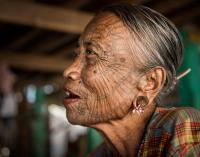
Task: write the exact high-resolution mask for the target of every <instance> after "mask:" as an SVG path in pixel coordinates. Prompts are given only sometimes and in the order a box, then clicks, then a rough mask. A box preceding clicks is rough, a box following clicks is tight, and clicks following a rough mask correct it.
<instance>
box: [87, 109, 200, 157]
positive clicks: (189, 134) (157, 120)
mask: <svg viewBox="0 0 200 157" xmlns="http://www.w3.org/2000/svg"><path fill="white" fill-rule="evenodd" d="M146 130H147V131H146V132H145V134H144V138H143V140H142V142H141V145H140V147H139V151H138V157H200V112H199V111H197V110H195V109H192V108H171V109H166V110H161V111H157V112H155V113H154V115H153V116H152V118H151V120H150V123H149V124H148V126H147V129H146ZM108 156H109V157H111V156H113V155H112V152H110V151H109V150H108V149H107V147H106V146H105V145H101V146H100V147H98V149H97V150H96V151H94V152H93V153H92V154H91V156H90V157H108Z"/></svg>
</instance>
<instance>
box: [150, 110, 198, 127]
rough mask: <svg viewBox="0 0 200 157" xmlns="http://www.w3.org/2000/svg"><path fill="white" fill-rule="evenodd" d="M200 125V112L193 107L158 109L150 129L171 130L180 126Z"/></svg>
mask: <svg viewBox="0 0 200 157" xmlns="http://www.w3.org/2000/svg"><path fill="white" fill-rule="evenodd" d="M183 123H184V124H186V123H190V124H191V125H195V124H196V125H197V124H198V125H200V111H199V110H197V109H194V108H192V107H172V108H157V110H156V112H155V114H154V115H153V117H152V119H151V121H150V125H149V127H150V128H161V127H162V128H169V126H175V125H179V124H183Z"/></svg>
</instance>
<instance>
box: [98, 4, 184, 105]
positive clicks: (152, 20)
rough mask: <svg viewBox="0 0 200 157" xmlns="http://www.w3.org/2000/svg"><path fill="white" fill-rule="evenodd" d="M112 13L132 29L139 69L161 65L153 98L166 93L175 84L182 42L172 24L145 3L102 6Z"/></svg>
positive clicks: (145, 69) (157, 99)
mask: <svg viewBox="0 0 200 157" xmlns="http://www.w3.org/2000/svg"><path fill="white" fill-rule="evenodd" d="M102 11H103V12H105V11H108V12H111V13H114V14H115V15H116V16H117V17H118V18H120V19H121V20H122V22H123V23H124V24H125V26H126V27H127V28H128V29H129V30H130V32H132V33H133V34H134V35H135V36H136V39H134V42H137V45H138V46H137V48H138V51H136V52H137V53H136V54H135V55H137V58H138V60H139V62H140V65H143V66H140V69H139V71H140V72H143V73H145V72H147V71H149V70H150V69H152V68H154V67H156V66H161V67H163V68H164V69H165V70H166V82H165V84H164V87H163V88H162V89H161V91H160V92H159V94H158V96H157V97H156V99H155V102H157V103H158V102H159V100H160V99H161V97H162V96H163V95H166V94H169V93H170V92H171V91H172V90H173V89H174V86H175V84H176V83H175V80H176V79H175V78H176V70H177V69H178V67H179V66H180V64H181V62H182V58H183V44H182V41H181V38H180V36H179V32H178V30H177V28H176V27H175V25H174V24H173V23H172V22H171V21H170V20H168V19H167V18H166V17H164V16H163V15H162V14H160V13H158V12H156V11H154V10H152V9H150V8H148V7H145V6H137V5H132V4H126V3H125V4H115V5H111V6H107V7H106V8H104V9H103V10H102Z"/></svg>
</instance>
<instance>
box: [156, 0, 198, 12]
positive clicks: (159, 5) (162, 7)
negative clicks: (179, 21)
mask: <svg viewBox="0 0 200 157" xmlns="http://www.w3.org/2000/svg"><path fill="white" fill-rule="evenodd" d="M194 1H195V0H181V2H180V1H179V0H168V1H158V2H156V3H155V4H154V5H153V6H152V8H153V9H155V10H157V11H158V12H161V13H162V14H167V13H170V12H172V11H174V10H177V9H179V8H182V7H184V6H186V5H188V4H189V3H192V2H194Z"/></svg>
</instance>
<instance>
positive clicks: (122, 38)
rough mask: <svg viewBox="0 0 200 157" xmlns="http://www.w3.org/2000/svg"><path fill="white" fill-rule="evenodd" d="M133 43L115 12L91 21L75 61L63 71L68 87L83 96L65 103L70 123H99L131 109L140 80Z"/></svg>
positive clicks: (80, 43) (103, 14)
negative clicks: (71, 102) (76, 100)
mask: <svg viewBox="0 0 200 157" xmlns="http://www.w3.org/2000/svg"><path fill="white" fill-rule="evenodd" d="M133 46H134V44H133V37H132V35H131V34H130V32H129V30H128V29H127V28H126V27H125V26H124V25H123V23H122V22H121V21H120V20H119V19H118V18H117V17H116V16H115V15H113V14H111V13H102V14H100V15H98V16H97V17H96V18H95V19H93V20H92V21H91V22H90V24H89V25H88V26H87V27H86V29H85V31H84V33H83V34H82V36H81V37H80V40H79V47H78V48H77V49H76V51H75V52H76V53H77V57H76V59H75V61H74V62H73V63H72V65H71V66H70V67H68V68H67V69H66V70H65V71H64V77H65V78H66V84H65V88H67V89H70V90H71V91H72V92H74V93H76V94H77V95H79V96H80V98H81V100H80V101H78V102H76V103H73V104H70V105H68V106H66V107H67V118H68V120H69V121H70V122H71V123H73V124H81V125H90V124H96V123H100V122H105V121H109V120H113V119H119V118H122V117H124V116H125V115H127V114H128V113H129V112H130V110H132V102H133V101H134V99H135V97H136V95H137V88H136V84H137V82H138V79H139V74H138V73H137V68H136V64H137V62H136V59H135V58H134V57H133V55H132V53H133V52H132V50H133Z"/></svg>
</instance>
